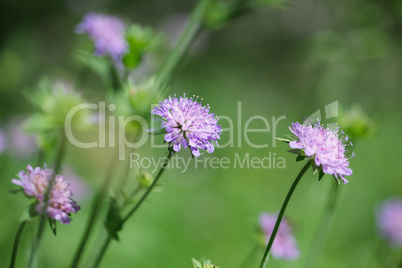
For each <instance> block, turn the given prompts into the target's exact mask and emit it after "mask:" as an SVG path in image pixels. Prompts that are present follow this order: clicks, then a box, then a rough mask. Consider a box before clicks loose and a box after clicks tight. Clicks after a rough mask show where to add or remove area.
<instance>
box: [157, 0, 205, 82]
mask: <svg viewBox="0 0 402 268" xmlns="http://www.w3.org/2000/svg"><path fill="white" fill-rule="evenodd" d="M211 2H212V0H201V1H199V2H198V4H197V6H196V7H195V9H194V11H193V13H192V15H191V17H190V19H189V21H188V23H187V25H186V27H185V28H184V30H183V32H182V34H181V35H180V37H179V40H178V41H177V44H176V45H175V46H174V48H173V50H172V52H171V53H170V54H169V56H168V57H167V59H166V60H165V61H164V63H163V64H162V66H161V68H160V69H159V72H158V74H157V77H158V80H159V86H160V87H161V89H162V90H163V89H164V88H165V87H166V85H167V84H168V83H169V80H170V78H171V76H172V73H173V71H174V69H175V68H176V67H177V65H178V64H179V62H180V60H181V59H182V58H183V56H184V54H185V53H186V52H187V50H188V49H189V47H190V45H191V43H192V42H193V40H194V38H195V36H196V35H197V33H198V31H199V30H200V29H201V23H202V20H203V18H204V16H205V13H206V11H207V10H208V7H209V5H210V4H211Z"/></svg>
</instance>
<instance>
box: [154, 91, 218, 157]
mask: <svg viewBox="0 0 402 268" xmlns="http://www.w3.org/2000/svg"><path fill="white" fill-rule="evenodd" d="M201 100H202V99H201ZM152 114H156V115H158V116H160V117H161V118H162V119H163V122H162V127H163V128H164V129H165V131H166V132H167V134H166V135H165V141H166V142H169V143H171V144H173V150H174V151H176V152H178V151H180V149H181V146H183V148H187V147H190V150H191V153H192V154H193V155H194V156H196V157H198V156H200V151H199V149H202V150H206V151H208V153H212V152H213V151H214V149H215V147H214V144H213V143H212V142H213V141H214V142H215V143H216V145H217V146H218V142H217V140H218V139H219V138H220V134H221V132H222V130H221V126H220V125H218V124H217V122H218V119H217V118H216V116H215V114H213V113H209V106H208V105H207V106H202V104H201V102H197V98H194V97H191V98H187V97H186V96H185V95H184V96H183V97H179V98H176V97H173V98H171V97H169V98H168V99H165V100H164V101H162V102H160V103H159V105H158V106H156V107H155V108H154V109H153V110H152Z"/></svg>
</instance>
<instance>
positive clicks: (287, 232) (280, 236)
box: [259, 213, 300, 260]
mask: <svg viewBox="0 0 402 268" xmlns="http://www.w3.org/2000/svg"><path fill="white" fill-rule="evenodd" d="M277 218H278V215H276V214H268V213H262V214H260V216H259V221H260V226H261V230H262V231H263V232H264V235H265V238H266V243H267V244H268V241H269V238H270V237H271V234H272V231H273V230H274V226H275V223H276V220H277ZM271 253H272V256H273V257H274V258H276V259H289V260H294V259H297V258H298V257H299V254H300V252H299V249H298V248H297V245H296V240H295V239H294V237H293V234H292V229H291V228H290V226H289V224H288V223H287V221H286V219H282V221H281V225H280V226H279V229H278V232H277V233H276V237H275V240H274V243H273V244H272V249H271Z"/></svg>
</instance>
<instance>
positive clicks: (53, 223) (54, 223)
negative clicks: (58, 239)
mask: <svg viewBox="0 0 402 268" xmlns="http://www.w3.org/2000/svg"><path fill="white" fill-rule="evenodd" d="M49 225H50V229H51V230H52V232H53V234H54V236H56V233H57V232H56V231H57V230H56V226H57V222H56V220H55V219H50V218H49Z"/></svg>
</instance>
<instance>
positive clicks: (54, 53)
mask: <svg viewBox="0 0 402 268" xmlns="http://www.w3.org/2000/svg"><path fill="white" fill-rule="evenodd" d="M195 4H196V2H195V1H186V0H173V1H155V0H151V1H125V0H120V1H109V0H102V1H79V0H64V1H48V0H42V1H28V0H16V1H2V2H1V3H0V31H1V36H2V38H1V39H0V76H1V79H0V129H1V130H2V133H4V135H3V136H5V137H3V140H5V139H7V140H6V142H5V143H4V144H5V145H4V149H3V150H2V152H1V153H0V175H1V177H0V178H1V179H0V185H1V187H0V189H1V194H0V209H1V212H2V217H1V218H2V219H1V221H0V262H1V265H0V266H2V267H6V265H8V261H9V257H10V255H11V249H12V242H13V239H14V235H15V232H16V231H17V228H18V222H19V218H20V215H21V213H22V211H23V209H24V208H25V207H26V206H27V204H28V202H27V201H26V200H25V199H23V198H21V197H18V196H14V195H12V194H10V193H9V192H8V191H10V190H13V189H15V186H14V185H13V184H11V179H12V178H15V177H16V173H17V172H18V171H19V170H21V169H24V168H25V167H26V165H27V164H29V163H32V164H33V165H34V164H35V162H36V159H37V150H36V149H35V140H34V138H32V137H27V136H25V135H24V134H23V130H22V127H21V124H22V123H23V122H24V121H25V120H26V119H27V118H28V116H29V115H30V114H31V113H32V111H33V107H32V105H31V104H30V103H29V102H28V100H27V98H26V93H27V92H31V91H33V90H34V88H35V85H36V84H37V82H38V80H39V79H40V78H41V77H48V78H49V79H51V80H52V81H63V82H67V83H71V84H74V83H75V82H76V81H77V79H78V77H80V75H81V72H82V70H83V68H82V66H81V65H80V64H79V63H78V62H77V61H76V60H75V58H74V56H73V55H74V51H75V49H76V47H77V43H78V41H77V40H78V39H79V38H80V37H78V36H77V35H76V34H75V33H74V27H75V26H76V25H77V24H78V23H79V22H80V20H81V18H82V16H83V15H84V14H85V13H87V12H89V11H98V12H104V13H108V14H113V15H116V16H120V17H122V18H124V19H125V20H126V21H130V22H136V23H139V24H141V25H149V26H152V27H154V28H155V29H157V30H159V31H161V32H164V33H165V34H166V35H167V36H168V40H170V41H171V42H174V39H175V38H176V37H177V35H178V33H179V32H180V30H181V29H182V27H183V25H184V23H185V22H186V18H188V15H189V13H190V12H191V10H192V8H193V7H194V6H195ZM401 36H402V4H401V2H400V1H397V0H388V1H345V0H341V1H333V0H327V1H316V0H302V1H289V2H287V3H286V4H284V5H279V6H277V7H272V8H262V9H259V10H258V11H256V12H253V13H251V14H248V15H246V16H243V17H241V18H239V19H237V20H234V21H232V22H229V23H227V24H225V25H222V26H221V27H218V28H215V29H204V30H203V31H202V32H201V34H200V35H199V37H198V38H197V40H196V42H195V43H194V45H193V46H192V47H191V49H190V51H189V53H188V54H187V55H186V58H185V59H184V61H183V62H182V63H181V64H180V65H179V68H178V69H177V71H176V72H175V73H174V76H173V79H172V82H171V87H170V90H169V94H182V93H183V92H185V93H187V95H192V94H196V95H199V96H202V97H203V98H204V99H205V100H204V102H205V103H208V104H210V106H211V109H212V111H213V112H215V113H216V114H217V115H225V116H228V117H230V118H231V119H232V120H233V122H234V125H233V128H234V132H229V131H227V132H224V133H223V134H222V143H223V144H224V143H226V142H227V141H228V140H229V138H230V137H231V135H233V138H234V141H235V142H234V146H233V147H226V148H218V149H217V150H216V151H215V152H214V154H213V156H216V157H219V158H222V157H228V158H229V159H231V160H232V164H231V165H232V167H231V168H229V169H222V168H220V169H213V168H207V169H203V168H201V169H200V168H198V169H195V168H194V165H192V167H191V168H189V170H187V171H186V172H184V173H182V170H181V169H173V170H167V171H166V173H165V174H164V176H163V178H162V180H161V186H162V189H161V191H158V192H154V193H152V195H151V196H150V198H149V199H148V202H147V203H146V204H144V205H143V207H142V208H141V209H140V210H139V212H138V213H137V214H136V215H135V216H134V217H133V218H132V219H130V220H129V222H128V223H127V224H126V225H125V226H124V229H123V231H122V232H121V233H120V242H118V243H117V242H113V243H112V245H111V247H110V248H109V251H108V252H107V254H106V256H105V258H104V260H103V263H102V265H101V267H144V268H146V267H191V258H193V257H194V258H200V257H203V256H206V257H207V258H209V259H211V260H212V261H213V262H214V263H215V264H217V265H220V267H240V266H239V265H240V263H241V262H242V261H243V259H244V258H245V257H246V256H247V254H249V252H250V251H251V250H252V249H253V248H255V246H256V245H257V244H258V233H257V231H256V230H257V229H258V215H259V214H260V213H261V212H270V213H273V212H276V211H278V210H279V209H280V206H281V204H282V202H283V199H284V197H285V195H286V193H287V190H288V189H289V187H290V185H291V183H292V181H293V179H294V177H295V176H296V175H297V173H298V172H299V170H300V169H301V167H302V165H303V164H302V163H299V162H297V163H296V162H295V155H292V154H290V153H288V152H287V150H288V147H287V145H286V144H284V143H280V142H276V143H275V142H273V132H272V131H271V132H269V133H254V134H250V137H251V138H250V139H251V140H252V141H253V142H254V143H255V144H264V143H268V145H269V146H268V148H263V149H255V148H253V147H251V146H249V145H248V144H247V143H246V141H245V139H244V134H243V130H244V124H245V121H246V120H247V119H248V118H250V117H251V116H254V115H259V116H264V117H266V118H267V119H268V121H269V122H270V123H272V117H273V116H275V117H276V118H278V117H279V116H285V117H286V119H283V120H282V121H280V122H279V123H278V124H277V129H276V136H278V137H286V135H288V134H289V130H288V126H289V125H290V124H291V122H295V121H299V122H301V121H302V120H303V118H304V117H306V116H309V115H310V114H312V113H314V112H316V111H321V112H322V117H323V118H324V119H325V116H324V111H325V106H326V105H328V104H331V103H333V102H335V101H337V102H338V104H339V114H338V116H337V117H334V118H330V119H329V121H328V122H329V123H334V122H337V123H339V124H341V126H342V124H343V126H344V128H345V132H347V133H348V130H349V131H350V132H351V134H350V136H351V138H352V142H353V143H354V147H353V151H354V152H355V153H356V155H357V156H356V158H355V159H352V160H351V168H352V169H353V172H354V174H353V176H351V177H350V179H349V181H350V183H349V184H347V185H340V186H339V187H338V189H337V192H336V194H337V195H338V198H337V206H336V211H335V214H334V218H333V221H332V225H331V226H330V231H329V236H328V239H327V242H326V244H325V247H323V248H322V255H321V257H320V261H319V263H318V266H317V267H351V268H352V267H353V268H354V267H393V266H391V265H396V264H397V263H398V259H402V252H401V250H398V249H394V248H391V247H389V245H388V244H387V242H386V241H383V240H382V239H381V237H380V236H379V235H378V232H377V228H376V222H375V210H376V208H377V207H378V206H379V204H380V203H381V202H382V201H384V200H386V199H388V198H390V197H402V183H401V178H402V171H401V169H400V163H399V159H400V149H401V146H400V142H399V140H400V133H401V132H402V124H401V123H402V111H401V105H400V100H401V97H402V93H401V90H400V89H401V82H402V80H401V73H402V53H400V51H401V46H402V39H401ZM163 56H164V54H163V53H162V54H160V55H157V56H154V61H153V64H154V65H155V66H153V65H151V67H149V68H148V69H147V70H145V71H144V70H140V71H135V72H134V74H133V75H139V74H141V72H145V73H146V71H149V69H150V70H152V68H157V67H158V64H160V63H161V62H162V61H163ZM158 57H159V58H158ZM155 58H156V60H155ZM77 90H78V91H80V92H82V95H83V96H85V98H86V99H87V100H90V101H93V102H94V103H97V102H98V101H99V100H102V99H104V95H105V92H106V90H105V85H104V83H102V79H101V78H100V77H99V76H97V74H95V73H91V74H89V77H88V78H87V79H86V81H85V83H84V84H83V85H82V86H81V87H80V88H77ZM238 102H241V116H242V119H241V123H240V124H239V121H238V113H239V111H238ZM352 119H353V120H352ZM258 123H260V124H258ZM253 124H255V125H253ZM253 124H251V125H250V127H252V128H263V127H264V125H263V124H262V123H261V121H260V122H258V121H255V122H254V123H253ZM222 125H223V127H225V128H226V127H229V125H228V123H227V122H224V121H223V122H222ZM238 128H240V130H241V131H240V132H239V131H238ZM92 135H94V134H92ZM94 136H95V135H94ZM160 139H162V137H160ZM238 139H240V141H241V145H240V146H239V142H238ZM138 152H139V153H140V154H141V155H143V156H155V157H159V156H163V155H164V153H165V150H164V149H152V148H150V145H149V144H147V145H146V146H144V147H143V148H140V149H139V151H138ZM236 153H237V154H238V155H240V156H244V155H245V154H247V153H248V154H249V155H250V157H259V158H262V157H265V156H268V155H269V154H270V153H271V155H272V157H274V156H273V154H275V157H276V158H277V159H278V158H280V157H282V158H283V159H284V160H285V163H286V166H285V168H283V169H280V168H275V167H274V166H273V167H271V168H269V169H263V168H261V169H253V168H239V167H238V168H236V169H235V168H233V160H234V157H235V154H236ZM112 155H113V153H111V150H108V149H97V150H82V149H78V148H75V147H74V146H71V145H70V146H68V148H67V157H66V160H65V162H64V164H63V166H64V170H63V173H64V174H65V175H66V176H69V177H71V178H72V179H71V180H75V183H74V185H75V186H76V187H77V189H78V190H77V192H78V193H79V194H78V193H76V195H75V196H76V199H77V201H78V202H79V204H80V205H81V207H82V210H81V211H80V212H79V213H78V214H77V215H73V221H72V223H71V224H70V225H67V226H61V225H59V228H58V234H57V236H56V237H54V236H53V235H52V234H51V232H50V230H47V232H46V234H45V237H44V241H43V244H42V250H41V259H40V264H39V267H68V265H69V263H70V260H71V258H72V255H73V253H74V251H75V247H76V246H77V244H78V241H79V239H80V236H81V234H82V232H83V228H84V224H85V222H86V219H87V217H88V211H89V209H90V201H91V198H92V195H93V193H94V191H95V190H94V189H96V187H98V186H99V184H100V181H101V180H102V179H103V177H104V173H105V172H106V166H107V163H108V162H109V160H110V158H111V156H112ZM179 155H180V156H182V157H190V155H189V153H188V152H187V151H185V152H180V153H179ZM47 160H48V161H49V162H50V163H51V158H49V159H47ZM116 172H120V173H121V172H122V171H121V170H120V169H118V171H116ZM131 172H132V173H131V175H130V176H129V178H130V179H131V180H133V181H134V180H135V178H134V177H135V176H134V174H135V171H134V170H132V171H131ZM120 173H119V174H120ZM117 176H118V175H116V177H117ZM335 188H336V184H335V182H334V180H333V179H332V178H331V177H330V176H328V175H327V176H324V178H323V179H322V180H321V181H320V182H318V181H317V176H316V175H313V174H312V173H311V172H308V173H307V174H306V175H305V177H304V178H303V180H302V181H301V183H300V185H299V186H298V188H297V189H296V191H295V194H294V196H293V198H292V200H291V202H290V205H289V207H288V210H287V217H288V219H289V221H291V223H292V226H293V228H294V235H295V237H296V239H297V243H298V246H299V248H300V250H301V256H300V258H299V259H298V260H295V261H282V260H275V259H273V258H271V259H270V261H269V267H306V266H305V263H306V261H307V256H308V254H309V248H310V247H311V244H312V242H313V239H314V237H315V235H316V232H317V230H318V228H319V220H320V218H321V217H322V215H323V213H324V208H325V204H326V203H327V202H328V200H329V199H330V198H331V196H332V195H333V193H334V191H335ZM112 190H113V191H114V189H111V191H112ZM105 206H106V205H105ZM105 209H106V207H105ZM103 213H105V211H104V212H103ZM37 223H38V221H37V219H36V220H34V221H33V222H32V223H31V224H29V226H28V227H27V228H26V230H25V231H24V236H23V239H22V241H21V245H20V247H21V248H20V251H19V256H18V262H17V267H24V265H25V262H26V257H27V256H28V254H29V248H30V241H31V240H32V238H33V237H34V235H35V232H36V229H37ZM102 225H103V220H99V222H98V223H97V226H96V227H97V229H100V228H101V227H102ZM103 238H104V233H102V232H100V235H94V236H93V237H92V240H91V243H90V247H89V249H88V250H87V251H86V252H85V257H86V259H87V260H89V261H90V260H91V258H92V257H93V254H92V252H93V251H94V250H95V249H96V245H97V244H98V243H99V241H103V240H102V239H103ZM253 254H254V255H252V256H253V257H251V261H250V262H249V263H248V264H247V265H246V266H245V267H256V266H257V265H258V263H259V262H260V259H261V257H262V254H263V248H258V249H257V250H256V251H255V252H254V253H253ZM370 265H371V266H370ZM388 265H389V266H388ZM82 267H86V266H85V262H82ZM395 267H396V266H395Z"/></svg>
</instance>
